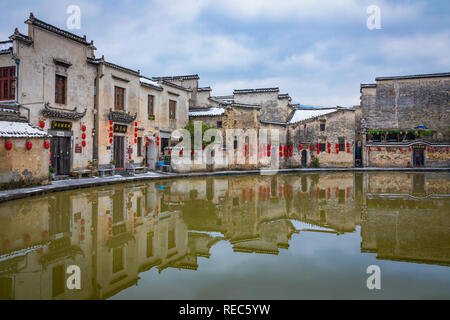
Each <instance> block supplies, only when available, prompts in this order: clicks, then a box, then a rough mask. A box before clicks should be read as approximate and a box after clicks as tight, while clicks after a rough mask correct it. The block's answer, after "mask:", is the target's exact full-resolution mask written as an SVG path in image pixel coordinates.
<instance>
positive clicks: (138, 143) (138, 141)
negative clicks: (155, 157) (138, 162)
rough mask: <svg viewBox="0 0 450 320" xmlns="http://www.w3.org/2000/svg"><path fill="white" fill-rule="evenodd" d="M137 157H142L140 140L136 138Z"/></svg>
mask: <svg viewBox="0 0 450 320" xmlns="http://www.w3.org/2000/svg"><path fill="white" fill-rule="evenodd" d="M137 156H138V157H142V138H141V137H138V138H137Z"/></svg>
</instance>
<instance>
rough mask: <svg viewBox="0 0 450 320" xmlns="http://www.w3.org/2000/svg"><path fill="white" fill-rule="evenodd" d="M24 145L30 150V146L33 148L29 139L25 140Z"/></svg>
mask: <svg viewBox="0 0 450 320" xmlns="http://www.w3.org/2000/svg"><path fill="white" fill-rule="evenodd" d="M25 146H26V147H27V149H28V150H31V148H33V143H31V141H27V143H26V144H25Z"/></svg>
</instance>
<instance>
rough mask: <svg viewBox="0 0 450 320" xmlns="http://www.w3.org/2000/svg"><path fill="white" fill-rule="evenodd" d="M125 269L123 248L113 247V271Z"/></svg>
mask: <svg viewBox="0 0 450 320" xmlns="http://www.w3.org/2000/svg"><path fill="white" fill-rule="evenodd" d="M121 270H123V248H114V249H113V273H116V272H119V271H121Z"/></svg>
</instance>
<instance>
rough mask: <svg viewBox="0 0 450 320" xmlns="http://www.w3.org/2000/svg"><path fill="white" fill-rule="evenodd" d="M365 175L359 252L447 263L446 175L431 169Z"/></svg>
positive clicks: (449, 218) (448, 203) (448, 201)
mask: <svg viewBox="0 0 450 320" xmlns="http://www.w3.org/2000/svg"><path fill="white" fill-rule="evenodd" d="M444 177H445V176H444ZM367 178H368V179H367V180H366V183H369V188H368V189H367V190H369V192H368V193H367V194H366V199H365V202H366V210H365V211H364V213H363V219H362V224H361V237H362V242H361V251H362V252H371V253H376V254H377V258H378V259H386V260H396V261H407V262H418V263H427V264H439V265H450V248H449V245H448V244H449V243H450V233H449V230H450V216H449V215H448V208H449V206H450V197H449V194H448V193H449V187H450V183H449V180H448V179H445V178H443V176H442V174H440V175H438V174H434V173H431V174H420V173H414V174H404V175H392V173H391V174H386V175H377V176H369V177H367ZM386 183H388V184H387V185H386ZM370 191H372V192H370Z"/></svg>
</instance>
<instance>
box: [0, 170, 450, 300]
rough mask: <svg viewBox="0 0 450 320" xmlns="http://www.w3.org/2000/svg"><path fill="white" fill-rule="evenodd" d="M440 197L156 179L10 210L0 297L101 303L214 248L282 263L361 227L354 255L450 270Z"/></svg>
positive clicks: (328, 182) (364, 187) (370, 177)
mask: <svg viewBox="0 0 450 320" xmlns="http://www.w3.org/2000/svg"><path fill="white" fill-rule="evenodd" d="M386 185H389V187H387V186H386ZM448 191H449V182H448V179H446V176H445V175H442V174H428V173H427V174H425V175H424V174H422V175H420V174H411V173H405V174H392V173H387V174H382V173H377V174H352V173H340V174H334V175H322V174H305V175H276V176H246V177H215V178H206V179H200V178H199V179H188V180H184V181H183V180H164V181H160V182H150V183H146V184H144V183H142V184H141V185H136V184H134V185H126V184H124V185H116V186H113V187H105V188H95V189H91V190H89V192H86V191H77V192H71V193H66V192H64V193H57V194H52V195H49V196H46V197H38V198H32V199H27V200H26V201H14V202H9V203H5V204H2V205H1V207H0V244H1V245H2V247H1V248H0V298H2V299H6V298H12V299H88V298H92V299H104V298H108V297H111V296H113V295H114V294H116V293H118V292H120V291H121V290H124V289H125V288H127V287H129V286H132V285H135V284H137V283H138V279H139V277H138V275H139V273H141V272H145V271H148V270H150V269H152V268H155V269H156V270H158V272H162V271H163V270H164V269H166V268H177V269H188V270H197V269H198V267H199V260H198V258H199V257H200V258H210V256H211V248H212V247H213V246H214V245H215V244H216V243H217V242H219V241H222V240H225V241H228V242H229V243H230V244H231V246H232V249H233V251H234V252H242V253H263V254H279V253H280V249H288V248H289V243H290V240H291V239H292V236H293V234H295V233H299V234H300V236H301V234H302V233H303V232H307V231H312V230H314V231H323V232H334V233H338V234H339V233H344V232H353V231H355V230H356V226H357V225H359V224H361V229H362V231H361V235H362V244H361V248H362V249H361V250H362V251H363V252H376V253H377V255H378V257H379V258H384V259H391V260H406V261H421V262H426V263H439V264H448V263H449V259H450V258H449V250H448V245H447V244H448V243H449V242H450V241H449V240H450V239H449V233H448V230H449V228H450V221H449V219H448V217H447V215H446V212H447V211H448V210H446V208H448V205H449V200H448V198H445V197H446V195H445V193H447V194H448ZM444 199H445V200H444ZM361 211H362V212H363V217H362V219H361ZM299 226H301V227H299ZM303 226H304V228H303ZM324 228H325V229H324ZM70 265H78V266H80V268H81V273H82V278H81V279H82V284H81V290H68V289H67V288H66V286H65V280H66V278H67V275H66V268H67V267H68V266H70Z"/></svg>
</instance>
